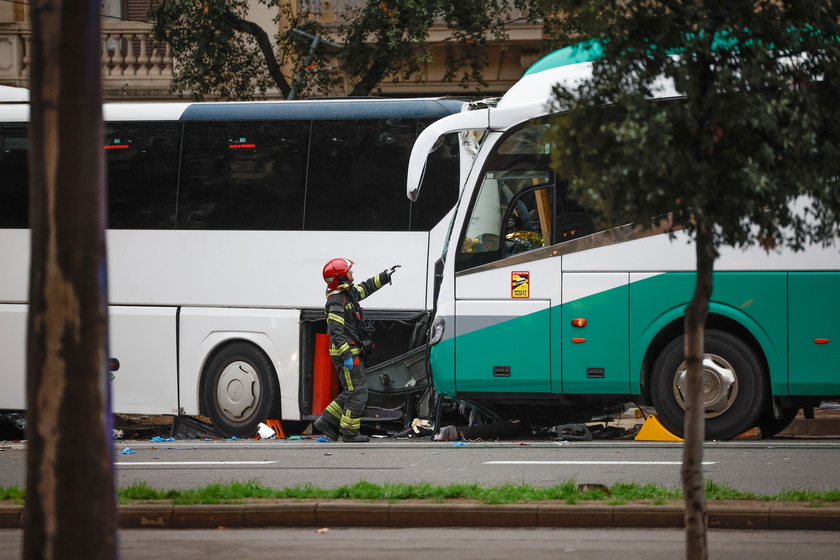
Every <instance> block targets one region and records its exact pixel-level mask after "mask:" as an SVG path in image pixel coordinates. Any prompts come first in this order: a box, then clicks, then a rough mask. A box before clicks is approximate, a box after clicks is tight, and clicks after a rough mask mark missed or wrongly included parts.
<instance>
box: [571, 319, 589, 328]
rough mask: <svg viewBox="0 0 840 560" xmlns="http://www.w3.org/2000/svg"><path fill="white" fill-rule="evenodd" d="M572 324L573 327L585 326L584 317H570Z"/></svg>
mask: <svg viewBox="0 0 840 560" xmlns="http://www.w3.org/2000/svg"><path fill="white" fill-rule="evenodd" d="M572 326H573V327H585V326H586V319H572Z"/></svg>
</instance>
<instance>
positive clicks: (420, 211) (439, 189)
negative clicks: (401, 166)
mask: <svg viewBox="0 0 840 560" xmlns="http://www.w3.org/2000/svg"><path fill="white" fill-rule="evenodd" d="M458 146H459V141H458V134H457V133H453V134H447V135H446V136H444V137H443V139H442V140H441V142H440V144H438V145H437V147H436V148H435V150H434V151H433V152H432V153H430V154H429V158H428V160H427V161H426V172H425V173H424V175H423V183H422V186H421V188H420V196H419V198H418V199H417V202H414V203H413V204H412V205H411V229H412V231H424V230H425V231H428V230H430V229H432V227H434V226H435V224H437V223H438V222H440V221H441V220H442V219H443V217H444V216H445V215H446V213H447V212H449V211H450V210H451V209H452V207H453V206H455V203H456V202H457V201H458V192H459V190H460V188H461V185H459V184H458V178H459V176H460V165H459V157H458ZM406 165H408V164H407V163H406Z"/></svg>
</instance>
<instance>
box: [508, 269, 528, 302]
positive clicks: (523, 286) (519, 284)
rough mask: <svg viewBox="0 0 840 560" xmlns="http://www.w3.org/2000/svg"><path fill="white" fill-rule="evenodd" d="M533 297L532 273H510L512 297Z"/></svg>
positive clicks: (518, 271) (522, 271)
mask: <svg viewBox="0 0 840 560" xmlns="http://www.w3.org/2000/svg"><path fill="white" fill-rule="evenodd" d="M530 296H531V273H530V272H528V271H527V270H514V271H513V272H511V273H510V297H512V298H527V297H530Z"/></svg>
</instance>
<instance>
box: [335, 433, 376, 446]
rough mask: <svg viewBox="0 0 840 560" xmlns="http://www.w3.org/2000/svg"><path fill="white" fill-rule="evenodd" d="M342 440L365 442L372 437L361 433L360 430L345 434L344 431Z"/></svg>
mask: <svg viewBox="0 0 840 560" xmlns="http://www.w3.org/2000/svg"><path fill="white" fill-rule="evenodd" d="M341 441H343V442H346V443H364V442H366V441H370V438H369V437H367V436H366V435H364V434H360V433H359V432H356V433H355V434H345V433H343V432H342V434H341Z"/></svg>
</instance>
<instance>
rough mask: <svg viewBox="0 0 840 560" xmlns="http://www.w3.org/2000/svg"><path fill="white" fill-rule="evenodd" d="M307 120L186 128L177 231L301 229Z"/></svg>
mask: <svg viewBox="0 0 840 560" xmlns="http://www.w3.org/2000/svg"><path fill="white" fill-rule="evenodd" d="M308 140H309V122H308V121H256V122H255V121H232V122H221V121H205V122H188V123H186V124H185V131H184V148H183V153H184V157H183V169H182V172H181V190H180V193H179V200H178V227H179V228H184V229H238V230H299V229H301V228H302V227H303V201H304V196H303V195H304V186H305V177H306V165H307V162H306V153H307V147H308Z"/></svg>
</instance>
